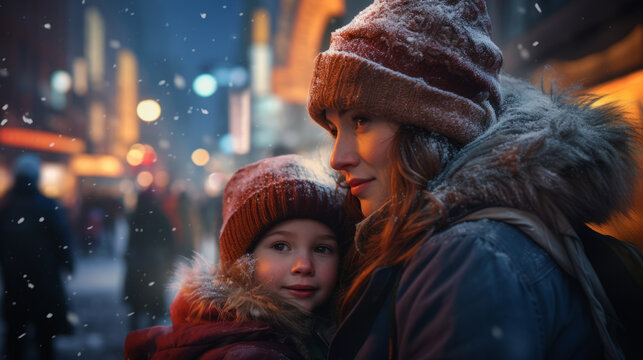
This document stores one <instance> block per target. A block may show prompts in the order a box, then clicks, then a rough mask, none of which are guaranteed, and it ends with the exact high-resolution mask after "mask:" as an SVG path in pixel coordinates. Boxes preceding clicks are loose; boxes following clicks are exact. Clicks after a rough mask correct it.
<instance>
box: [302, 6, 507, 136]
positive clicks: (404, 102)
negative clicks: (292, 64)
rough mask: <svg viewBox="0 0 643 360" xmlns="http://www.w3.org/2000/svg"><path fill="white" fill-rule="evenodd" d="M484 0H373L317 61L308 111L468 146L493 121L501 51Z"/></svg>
mask: <svg viewBox="0 0 643 360" xmlns="http://www.w3.org/2000/svg"><path fill="white" fill-rule="evenodd" d="M490 34H491V23H490V20H489V17H488V15H487V9H486V5H485V2H484V0H470V1H465V0H376V1H375V2H374V3H373V4H371V5H370V6H368V7H367V8H366V9H364V10H362V11H361V12H360V13H359V14H358V15H357V16H356V17H355V18H354V19H353V20H352V21H351V22H350V23H349V24H348V25H346V26H344V27H343V28H340V29H338V30H336V31H335V32H333V34H332V35H331V44H330V48H329V49H328V50H327V51H325V52H323V53H321V54H319V55H318V56H317V58H316V59H315V70H314V73H313V78H312V81H311V86H310V93H309V96H308V112H309V113H310V116H311V117H312V118H313V120H315V121H316V122H317V123H319V124H320V125H322V126H323V127H328V124H327V121H326V118H325V111H326V109H337V110H348V109H357V110H361V111H365V112H367V113H369V114H373V115H375V116H380V117H383V118H386V119H390V120H393V121H396V122H400V123H403V124H410V125H415V126H419V127H422V128H425V129H428V130H430V131H434V132H437V133H440V134H443V135H445V136H447V137H449V138H451V139H453V140H455V141H456V142H459V143H461V144H466V143H468V142H470V141H471V140H473V139H475V138H476V137H477V136H478V135H480V134H481V133H482V132H483V131H484V130H486V129H487V128H488V127H489V126H490V125H491V124H492V123H493V122H494V121H495V108H497V107H498V105H499V104H500V101H501V95H500V82H499V79H498V75H499V72H500V68H501V66H502V53H501V52H500V49H499V48H498V47H497V46H496V44H494V43H493V42H492V41H491V38H490Z"/></svg>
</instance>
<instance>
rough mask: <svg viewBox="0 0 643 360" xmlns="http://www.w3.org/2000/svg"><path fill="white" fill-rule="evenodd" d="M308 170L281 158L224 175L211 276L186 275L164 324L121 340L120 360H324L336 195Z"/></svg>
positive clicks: (338, 238)
mask: <svg viewBox="0 0 643 360" xmlns="http://www.w3.org/2000/svg"><path fill="white" fill-rule="evenodd" d="M311 165H313V166H311ZM316 165H317V164H314V163H309V162H307V161H305V160H304V159H303V158H302V157H300V156H295V155H288V156H280V157H274V158H269V159H264V160H261V161H259V162H256V163H253V164H250V165H247V166H246V167H244V168H241V169H240V170H239V171H237V172H236V173H235V174H234V175H233V176H232V178H231V179H230V181H229V182H228V185H227V186H226V189H225V193H224V199H225V203H224V204H223V211H224V216H223V217H224V219H225V220H224V224H223V228H222V230H221V237H220V239H219V241H220V249H221V263H220V268H217V267H214V266H207V264H203V262H197V264H196V265H197V266H195V267H194V268H193V269H186V270H185V272H184V273H183V274H182V276H181V282H180V291H179V293H178V295H177V296H176V298H175V299H174V301H173V302H172V306H171V308H170V313H171V315H172V323H173V325H172V326H171V327H155V328H150V329H145V330H140V331H136V332H134V333H131V334H129V335H128V337H127V340H126V345H125V357H126V358H129V359H132V360H134V359H149V358H153V359H157V358H158V359H160V358H163V359H167V358H180V359H205V358H207V359H293V360H294V359H310V358H313V359H325V357H326V344H327V342H328V338H327V336H328V335H329V334H330V333H331V332H332V327H331V326H332V323H331V322H330V321H329V318H330V311H329V309H330V308H332V304H333V301H332V300H333V299H334V296H333V295H334V292H335V286H336V281H337V277H338V272H339V263H340V260H341V255H342V254H343V253H344V251H343V250H344V246H343V245H344V244H346V243H347V242H346V241H345V240H346V238H347V236H346V233H345V225H344V224H345V221H344V211H343V205H342V200H343V197H344V194H343V191H342V190H339V191H338V190H337V187H336V184H335V181H334V178H333V177H332V176H330V175H329V174H328V173H324V172H323V171H322V169H321V167H319V166H316Z"/></svg>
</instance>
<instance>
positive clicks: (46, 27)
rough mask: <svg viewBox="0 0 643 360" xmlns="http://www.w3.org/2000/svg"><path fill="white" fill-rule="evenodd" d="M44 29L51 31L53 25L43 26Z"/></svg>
mask: <svg viewBox="0 0 643 360" xmlns="http://www.w3.org/2000/svg"><path fill="white" fill-rule="evenodd" d="M42 27H44V28H45V29H47V30H50V29H51V24H50V23H46V24H45V25H43V26H42Z"/></svg>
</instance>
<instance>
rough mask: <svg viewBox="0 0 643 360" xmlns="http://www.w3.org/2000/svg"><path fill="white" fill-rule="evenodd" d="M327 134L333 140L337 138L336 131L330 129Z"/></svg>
mask: <svg viewBox="0 0 643 360" xmlns="http://www.w3.org/2000/svg"><path fill="white" fill-rule="evenodd" d="M328 132H329V133H330V136H332V137H333V138H336V137H337V129H330V130H328Z"/></svg>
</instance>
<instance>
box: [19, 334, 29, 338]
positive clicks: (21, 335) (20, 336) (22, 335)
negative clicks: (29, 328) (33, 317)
mask: <svg viewBox="0 0 643 360" xmlns="http://www.w3.org/2000/svg"><path fill="white" fill-rule="evenodd" d="M25 336H27V333H22V334H20V335H18V339H22V338H23V337H25Z"/></svg>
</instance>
